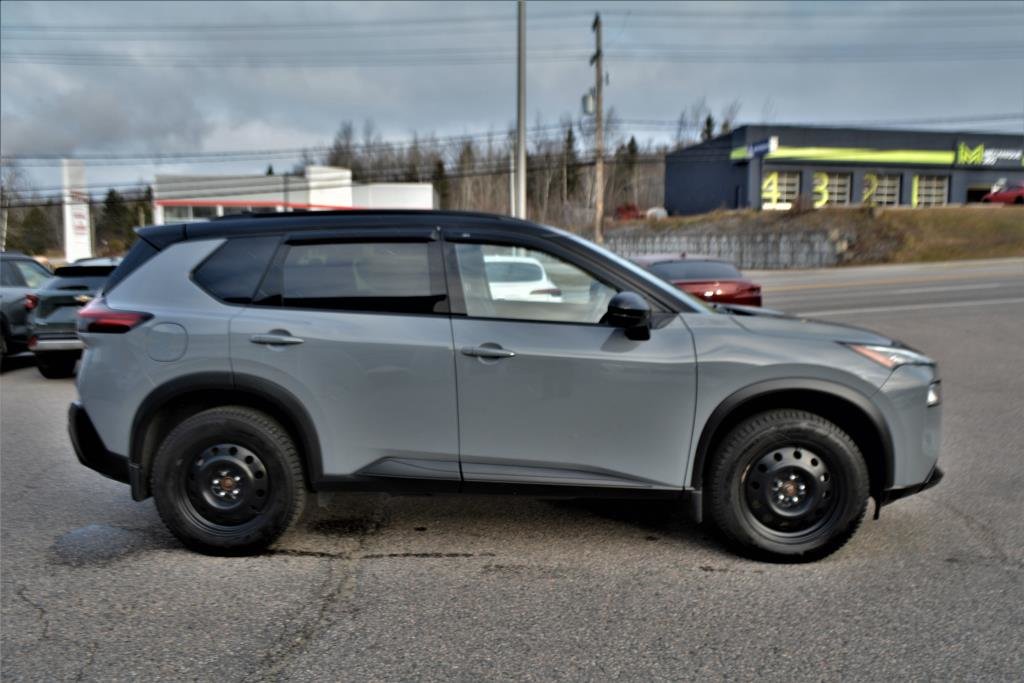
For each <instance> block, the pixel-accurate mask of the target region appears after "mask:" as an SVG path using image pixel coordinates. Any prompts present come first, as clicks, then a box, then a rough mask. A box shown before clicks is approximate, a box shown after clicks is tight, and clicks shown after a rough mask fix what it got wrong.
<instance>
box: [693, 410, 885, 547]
mask: <svg viewBox="0 0 1024 683" xmlns="http://www.w3.org/2000/svg"><path fill="white" fill-rule="evenodd" d="M705 486H706V495H707V496H708V513H709V516H710V518H711V520H712V521H713V522H714V524H715V526H716V527H717V528H718V530H719V532H720V533H721V534H722V536H723V537H724V538H725V540H726V541H727V542H728V543H730V544H731V545H733V546H734V547H736V548H737V549H738V550H739V551H740V552H742V553H743V554H745V555H748V556H751V557H755V558H757V559H765V560H771V561H782V562H806V561H811V560H816V559H819V558H822V557H825V556H826V555H829V554H831V553H833V552H835V551H836V550H838V549H839V548H840V547H842V546H843V544H845V543H846V541H848V540H849V539H850V537H851V536H852V535H853V534H854V532H856V530H857V528H858V527H859V526H860V523H861V520H862V519H863V518H864V512H865V510H866V509H867V500H868V490H869V479H868V471H867V466H866V464H865V462H864V458H863V457H862V455H861V453H860V450H859V449H858V448H857V444H856V443H854V441H853V439H851V438H850V436H849V435H848V434H847V433H846V432H844V431H843V430H841V429H840V428H839V427H837V426H836V425H835V424H833V423H831V422H829V421H828V420H826V419H824V418H822V417H821V416H819V415H815V414H813V413H809V412H805V411H802V410H770V411H767V412H763V413H760V414H757V415H754V416H752V417H749V418H747V419H746V420H744V421H743V422H741V423H740V424H738V425H737V426H736V427H735V428H733V429H732V431H730V432H729V434H728V435H727V436H726V437H725V439H723V440H722V442H721V445H720V446H719V447H718V449H717V452H716V453H715V454H714V457H713V459H712V461H711V464H710V467H709V469H708V474H707V479H706V482H705Z"/></svg>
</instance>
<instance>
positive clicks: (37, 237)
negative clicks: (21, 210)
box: [7, 206, 57, 254]
mask: <svg viewBox="0 0 1024 683" xmlns="http://www.w3.org/2000/svg"><path fill="white" fill-rule="evenodd" d="M10 227H14V226H10ZM52 235H53V225H52V224H51V223H50V219H49V217H48V216H47V215H46V212H45V211H43V210H42V209H41V208H39V207H38V206H33V207H32V209H31V210H29V212H28V213H27V214H25V218H24V220H22V221H21V225H19V226H17V229H16V230H9V231H8V235H7V248H8V249H11V250H14V251H23V252H25V253H26V254H42V253H45V252H46V250H47V249H50V248H53V247H56V246H57V245H55V244H53V243H52V242H53V240H52Z"/></svg>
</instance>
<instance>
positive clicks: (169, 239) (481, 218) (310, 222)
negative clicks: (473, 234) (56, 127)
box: [138, 209, 552, 248]
mask: <svg viewBox="0 0 1024 683" xmlns="http://www.w3.org/2000/svg"><path fill="white" fill-rule="evenodd" d="M441 223H444V225H446V226H448V227H459V226H465V227H467V228H469V227H473V228H475V229H476V228H484V227H494V228H506V229H511V230H515V231H517V232H521V233H525V234H531V235H535V236H538V235H551V234H552V230H551V229H550V228H546V227H544V226H541V225H538V224H536V223H530V222H529V221H524V220H520V219H517V218H510V217H509V216H500V215H497V214H492V213H480V212H471V211H434V210H425V209H352V210H350V211H349V210H346V211H308V212H299V211H296V212H292V213H265V214H232V215H230V216H222V217H220V218H216V219H214V220H211V221H206V222H202V223H175V224H169V225H152V226H148V227H144V228H139V230H138V234H139V236H140V237H142V238H143V239H145V240H146V241H147V242H149V243H150V244H152V245H154V246H156V247H157V248H163V247H164V246H166V245H168V244H172V243H174V242H180V241H182V240H189V239H211V238H216V237H232V236H239V235H259V234H281V233H283V232H284V233H287V232H304V231H311V230H344V229H347V228H416V227H429V228H434V227H437V226H438V225H439V224H441Z"/></svg>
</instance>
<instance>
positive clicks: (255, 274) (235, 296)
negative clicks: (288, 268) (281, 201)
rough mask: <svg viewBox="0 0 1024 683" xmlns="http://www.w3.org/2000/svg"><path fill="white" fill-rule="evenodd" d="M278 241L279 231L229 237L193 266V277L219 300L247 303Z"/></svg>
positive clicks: (250, 299) (279, 239)
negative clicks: (276, 233)
mask: <svg viewBox="0 0 1024 683" xmlns="http://www.w3.org/2000/svg"><path fill="white" fill-rule="evenodd" d="M280 241H281V238H280V236H279V235H270V236H261V237H232V238H231V239H229V240H228V241H227V242H225V243H224V244H222V245H221V246H220V248H218V249H217V251H215V252H213V254H211V255H210V256H209V257H208V258H207V259H206V260H205V261H203V263H202V264H200V266H199V267H198V268H196V270H195V272H194V273H193V275H192V278H193V279H194V280H195V283H196V284H197V285H199V286H200V287H202V288H203V289H205V290H206V291H207V292H209V293H210V294H212V295H213V296H214V297H216V298H218V299H220V300H221V301H225V302H227V303H232V304H248V303H250V302H251V301H252V297H253V294H254V293H255V291H256V287H258V286H259V284H260V280H262V279H263V274H264V273H265V272H266V270H267V267H268V266H269V265H270V260H271V259H272V258H273V256H274V252H275V251H276V250H277V245H278V243H279V242H280Z"/></svg>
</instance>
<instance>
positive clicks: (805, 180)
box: [665, 125, 1024, 214]
mask: <svg viewBox="0 0 1024 683" xmlns="http://www.w3.org/2000/svg"><path fill="white" fill-rule="evenodd" d="M1015 180H1024V136H1021V135H1000V134H987V133H960V132H929V131H907V130H882V129H858V128H824V127H809V126H773V125H758V126H743V127H741V128H737V129H736V130H734V131H732V132H731V133H728V134H725V135H721V136H719V137H717V138H714V139H712V140H709V141H707V142H704V143H701V144H699V145H694V146H692V147H687V148H685V149H682V150H679V151H677V152H673V153H671V154H669V155H667V156H666V159H665V208H666V209H668V212H669V213H670V214H694V213H703V212H705V211H712V210H714V209H720V208H758V207H760V208H764V209H788V208H790V207H791V206H792V205H793V203H794V202H797V201H798V200H800V201H801V203H802V204H804V205H806V206H813V207H823V206H849V205H863V204H867V205H875V206H908V207H923V206H944V205H947V204H966V203H969V202H977V201H980V200H981V198H982V197H983V196H984V195H985V194H987V193H988V192H990V191H991V190H992V188H993V187H994V186H996V185H999V184H1001V183H1006V182H1011V181H1015Z"/></svg>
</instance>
